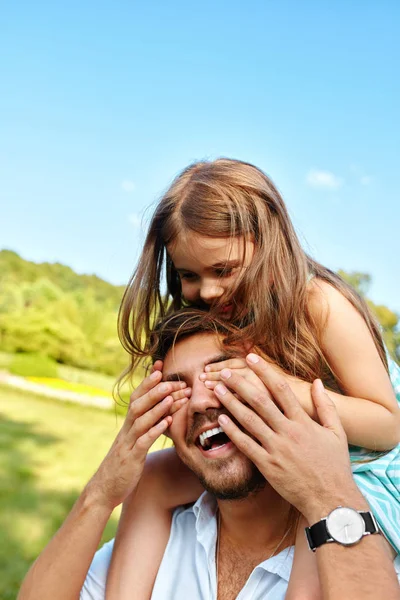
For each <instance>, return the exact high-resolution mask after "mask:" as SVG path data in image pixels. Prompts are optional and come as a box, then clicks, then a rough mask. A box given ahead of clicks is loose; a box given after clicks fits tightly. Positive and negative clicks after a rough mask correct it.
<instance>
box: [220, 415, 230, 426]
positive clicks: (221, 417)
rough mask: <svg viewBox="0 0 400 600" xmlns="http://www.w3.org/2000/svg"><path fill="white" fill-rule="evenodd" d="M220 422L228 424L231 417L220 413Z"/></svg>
mask: <svg viewBox="0 0 400 600" xmlns="http://www.w3.org/2000/svg"><path fill="white" fill-rule="evenodd" d="M218 423H219V424H220V425H227V424H228V423H229V419H228V417H227V416H226V415H220V416H219V417H218Z"/></svg>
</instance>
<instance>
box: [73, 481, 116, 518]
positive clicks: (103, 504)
mask: <svg viewBox="0 0 400 600" xmlns="http://www.w3.org/2000/svg"><path fill="white" fill-rule="evenodd" d="M80 500H81V503H82V507H83V509H84V510H88V511H91V512H93V511H95V512H97V513H98V514H99V515H100V514H101V515H102V516H105V517H106V516H107V515H108V517H109V516H110V515H111V513H112V512H113V510H114V508H115V507H114V506H112V505H111V503H110V502H109V501H108V500H107V498H106V497H105V496H104V494H103V492H102V490H101V489H100V488H99V486H98V485H96V484H95V483H94V482H93V481H92V480H91V481H89V483H88V484H87V485H86V487H85V488H84V490H83V492H82V494H81V497H80Z"/></svg>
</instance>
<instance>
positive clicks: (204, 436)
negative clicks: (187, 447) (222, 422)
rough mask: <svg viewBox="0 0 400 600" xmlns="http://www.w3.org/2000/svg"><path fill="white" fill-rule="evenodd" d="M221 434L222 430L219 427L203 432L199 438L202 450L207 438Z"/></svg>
mask: <svg viewBox="0 0 400 600" xmlns="http://www.w3.org/2000/svg"><path fill="white" fill-rule="evenodd" d="M223 432H224V430H223V429H222V428H221V427H214V429H208V430H207V431H203V433H201V434H200V436H199V439H200V444H201V445H202V447H203V448H204V446H205V442H206V440H207V439H208V438H210V437H212V436H213V435H217V433H223Z"/></svg>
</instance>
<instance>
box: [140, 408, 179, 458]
mask: <svg viewBox="0 0 400 600" xmlns="http://www.w3.org/2000/svg"><path fill="white" fill-rule="evenodd" d="M171 422H172V417H165V419H163V420H162V421H160V422H159V423H157V424H156V425H154V426H153V427H152V428H151V429H149V430H148V431H147V432H146V433H144V434H143V435H141V436H140V437H138V439H137V440H136V443H135V445H134V450H135V451H136V452H139V453H140V454H141V455H142V456H146V454H147V453H148V451H149V450H150V448H151V446H152V445H153V444H154V442H155V441H156V440H157V439H158V438H159V437H160V435H162V434H163V433H165V432H166V430H167V429H168V427H169V426H170V425H171Z"/></svg>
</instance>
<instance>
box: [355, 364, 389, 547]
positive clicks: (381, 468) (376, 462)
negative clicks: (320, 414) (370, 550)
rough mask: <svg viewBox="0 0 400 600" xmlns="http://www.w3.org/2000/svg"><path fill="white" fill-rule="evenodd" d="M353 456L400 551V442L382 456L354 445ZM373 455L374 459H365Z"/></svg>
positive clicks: (375, 508)
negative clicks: (377, 456)
mask: <svg viewBox="0 0 400 600" xmlns="http://www.w3.org/2000/svg"><path fill="white" fill-rule="evenodd" d="M388 361H389V374H390V379H391V382H392V385H393V388H394V391H395V394H396V398H397V401H398V403H399V405H400V367H399V366H398V365H397V364H396V363H395V362H394V361H393V360H392V359H391V358H388ZM350 458H351V463H352V470H353V475H354V479H355V481H356V483H357V485H358V487H359V488H360V490H361V492H362V493H363V494H364V496H365V497H366V499H367V500H368V502H369V505H370V507H371V509H372V512H373V513H374V515H375V517H376V520H377V521H378V523H379V526H380V528H381V529H382V531H383V533H384V534H385V536H386V538H387V539H388V540H389V542H390V543H391V545H392V546H393V548H394V549H395V550H396V552H397V554H400V444H399V445H398V446H396V448H394V449H393V450H391V451H390V452H388V453H387V454H385V455H384V456H380V457H379V458H376V455H374V454H373V453H371V451H369V450H365V449H364V448H358V447H355V446H350ZM369 459H371V461H372V462H364V461H365V460H369ZM360 461H363V462H360Z"/></svg>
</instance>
